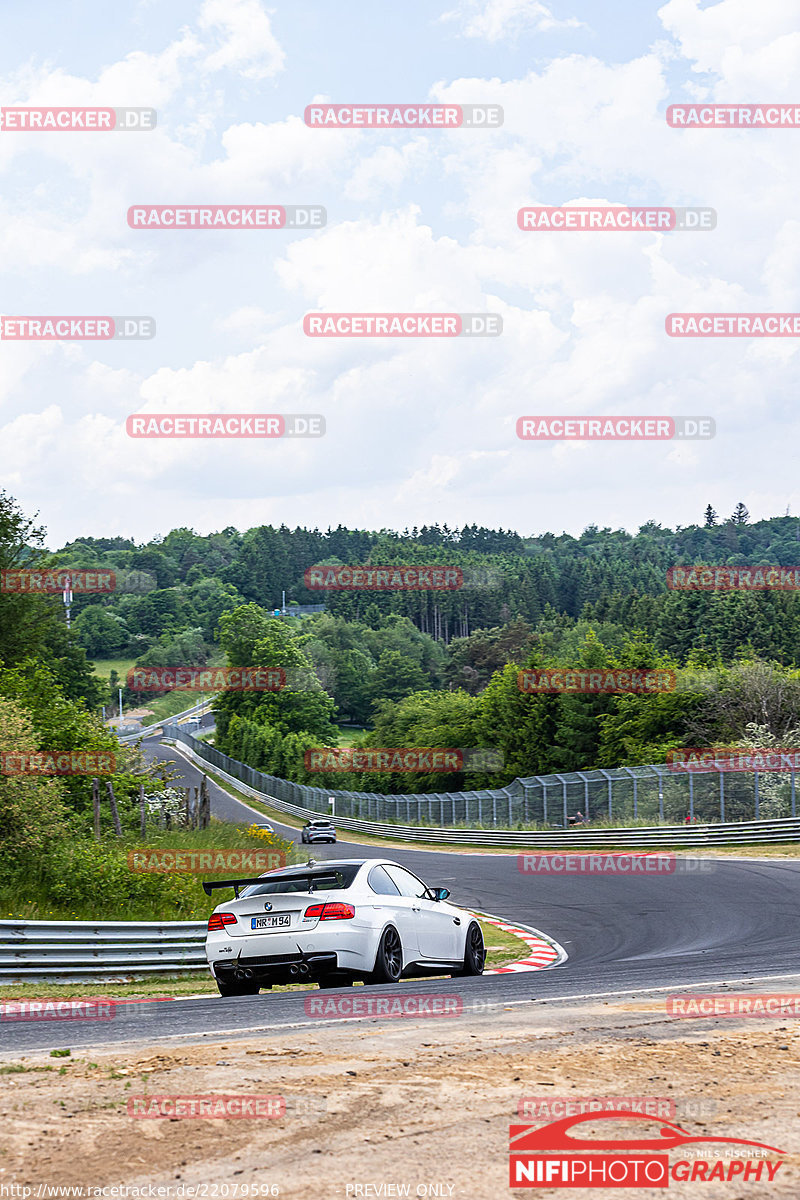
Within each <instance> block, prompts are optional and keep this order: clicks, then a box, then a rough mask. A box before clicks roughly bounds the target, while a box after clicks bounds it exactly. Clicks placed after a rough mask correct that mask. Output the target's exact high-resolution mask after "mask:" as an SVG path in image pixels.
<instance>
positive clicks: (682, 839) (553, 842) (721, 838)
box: [169, 734, 800, 850]
mask: <svg viewBox="0 0 800 1200" xmlns="http://www.w3.org/2000/svg"><path fill="white" fill-rule="evenodd" d="M169 740H171V741H177V740H179V741H180V743H181V747H182V749H181V752H182V753H183V754H185V755H186V757H187V758H189V759H191V760H192V761H194V762H196V763H198V764H199V765H201V766H209V765H211V764H213V771H214V773H215V774H216V775H218V776H219V777H220V778H222V779H224V780H226V781H227V782H228V783H231V784H233V785H234V786H235V787H236V788H237V790H238V791H240V792H242V793H243V794H244V795H246V796H250V797H252V798H253V799H254V800H260V801H261V802H262V803H264V804H268V805H270V807H271V808H274V809H276V810H277V811H278V812H282V813H286V814H287V815H288V816H292V817H299V818H302V819H303V820H305V819H306V818H308V817H313V816H318V815H319V813H320V812H322V811H325V810H324V809H322V808H316V809H309V808H304V807H303V806H301V805H298V804H290V803H288V802H287V801H285V800H279V799H277V798H276V797H275V796H273V795H272V794H271V793H269V792H263V791H260V790H258V789H257V788H254V787H251V786H250V785H249V784H246V783H243V782H242V781H241V779H240V778H239V777H238V776H235V775H232V774H230V773H229V772H227V771H225V770H223V768H222V767H220V766H218V765H216V761H215V759H216V758H226V757H227V756H226V755H223V754H221V753H220V751H218V750H215V749H214V747H213V746H208V745H207V744H206V743H205V742H200V741H198V740H197V739H196V738H192V737H191V736H190V735H189V734H182V736H181V737H180V739H175V738H174V737H172V738H171V739H169ZM189 742H194V743H195V746H190V745H188V743H189ZM209 752H213V756H212V754H210V753H209ZM228 762H230V763H235V759H228ZM236 766H238V767H242V768H243V770H244V771H251V770H252V768H250V767H247V766H245V765H244V764H243V763H236ZM254 774H259V772H254ZM290 786H292V787H298V788H299V787H301V786H302V785H300V784H291V785H290ZM308 790H311V789H308ZM315 790H319V789H315ZM323 795H327V793H323ZM331 820H332V821H333V824H334V825H335V826H336V828H337V829H345V830H347V829H350V830H352V831H353V832H356V833H367V834H372V835H373V836H375V837H385V838H392V839H393V840H395V841H399V842H428V843H439V844H449V845H468V846H497V847H516V848H517V849H520V850H607V849H608V848H609V847H620V848H622V849H629V850H632V849H642V850H648V849H653V850H657V849H671V848H673V847H674V848H676V849H687V848H688V849H701V848H708V847H714V846H736V845H754V844H757V843H758V844H764V845H768V844H772V843H780V842H796V841H800V819H796V818H793V817H790V818H787V819H785V820H776V821H727V822H724V823H723V822H719V823H716V824H703V825H701V824H697V825H656V826H649V827H642V826H639V827H637V828H633V829H630V828H619V829H595V830H591V829H581V828H573V829H569V830H560V831H558V830H554V831H547V830H545V831H540V830H533V829H528V830H524V829H523V830H520V829H476V828H472V829H458V828H443V827H438V828H437V827H434V826H419V825H401V824H395V823H390V822H381V821H360V820H357V819H355V818H353V817H341V816H338V815H336V816H333V817H332V818H331Z"/></svg>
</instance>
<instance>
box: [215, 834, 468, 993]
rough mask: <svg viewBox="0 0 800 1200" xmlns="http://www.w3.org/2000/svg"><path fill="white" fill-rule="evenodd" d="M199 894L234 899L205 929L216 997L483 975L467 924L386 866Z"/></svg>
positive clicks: (302, 874) (316, 872)
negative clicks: (302, 985)
mask: <svg viewBox="0 0 800 1200" xmlns="http://www.w3.org/2000/svg"><path fill="white" fill-rule="evenodd" d="M203 887H204V889H205V892H206V894H207V895H209V896H210V895H211V892H212V891H213V890H214V889H215V888H223V887H228V888H230V887H233V888H234V892H235V895H236V899H235V900H228V901H226V903H224V904H220V905H218V906H217V908H215V909H214V912H213V913H212V914H211V916H210V918H209V921H208V935H207V937H206V957H207V958H208V964H209V967H210V968H211V973H212V974H213V976H214V978H215V980H216V983H217V987H218V988H219V991H220V994H221V995H223V996H252V995H255V994H256V993H257V992H258V991H259V989H260V988H262V987H264V988H270V987H272V985H273V984H275V983H298V982H302V981H303V980H306V981H308V982H314V983H318V984H319V986H320V987H321V988H330V987H347V986H348V985H350V984H352V983H353V981H354V980H356V979H361V980H363V981H364V982H365V983H395V982H397V980H398V979H400V978H401V976H424V975H442V974H447V975H481V974H482V973H483V963H484V959H485V957H486V951H485V950H484V945H483V934H482V933H481V927H480V925H479V924H478V922H477V921H476V919H475V918H474V917H473V916H472V915H471V914H470V913H468V912H465V911H464V910H463V909H461V908H456V907H455V906H454V905H452V904H448V903H447V902H446V901H447V897H448V896H449V895H450V892H449V891H448V889H447V888H444V887H427V886H426V885H425V884H424V883H423V882H422V880H421V879H418V878H417V876H416V875H413V874H412V873H411V871H409V870H407V868H406V867H401V866H400V865H399V863H395V862H392V861H391V860H389V859H387V860H384V859H375V858H370V859H360V858H359V859H356V858H350V859H343V860H341V861H336V860H327V861H326V862H314V861H313V860H309V862H308V864H307V865H306V866H293V867H282V868H280V870H277V871H269V872H268V873H267V874H265V875H261V876H259V877H258V879H238V880H236V879H229V880H222V881H217V880H213V881H211V882H208V883H204V884H203Z"/></svg>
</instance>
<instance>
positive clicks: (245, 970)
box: [233, 962, 311, 980]
mask: <svg viewBox="0 0 800 1200" xmlns="http://www.w3.org/2000/svg"><path fill="white" fill-rule="evenodd" d="M310 972H311V968H310V967H309V965H308V963H305V962H302V963H292V965H291V966H290V967H289V974H290V975H291V976H292V977H293V978H297V977H298V976H301V977H302V978H305V977H306V976H307V975H309V974H310ZM233 977H234V979H239V980H243V979H254V978H255V976H254V975H253V972H252V971H251V970H250V969H249V967H237V968H236V970H235V971H234V972H233Z"/></svg>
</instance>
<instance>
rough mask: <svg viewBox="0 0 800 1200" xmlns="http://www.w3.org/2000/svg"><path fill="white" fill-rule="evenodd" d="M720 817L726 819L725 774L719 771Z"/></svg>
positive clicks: (722, 819)
mask: <svg viewBox="0 0 800 1200" xmlns="http://www.w3.org/2000/svg"><path fill="white" fill-rule="evenodd" d="M719 819H720V821H724V820H725V776H724V775H723V773H722V771H720V773H719Z"/></svg>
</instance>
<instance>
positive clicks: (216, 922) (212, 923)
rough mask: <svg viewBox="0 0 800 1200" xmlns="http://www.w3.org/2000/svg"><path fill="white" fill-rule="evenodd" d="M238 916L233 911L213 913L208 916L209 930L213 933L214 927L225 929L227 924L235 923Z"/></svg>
mask: <svg viewBox="0 0 800 1200" xmlns="http://www.w3.org/2000/svg"><path fill="white" fill-rule="evenodd" d="M235 924H236V917H235V916H234V914H233V913H212V914H211V916H210V917H209V918H208V932H209V933H211V932H212V930H214V929H224V928H225V926H226V925H235Z"/></svg>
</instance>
